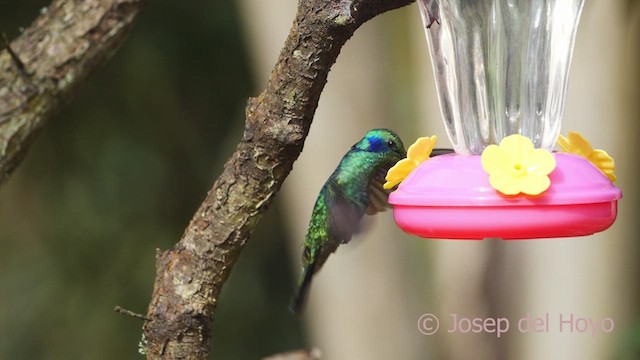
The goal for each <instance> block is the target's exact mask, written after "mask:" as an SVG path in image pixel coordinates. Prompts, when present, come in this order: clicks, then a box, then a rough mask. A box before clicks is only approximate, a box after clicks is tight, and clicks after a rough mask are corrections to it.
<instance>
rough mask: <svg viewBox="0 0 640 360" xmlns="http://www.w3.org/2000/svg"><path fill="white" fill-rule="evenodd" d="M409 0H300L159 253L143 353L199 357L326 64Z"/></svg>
mask: <svg viewBox="0 0 640 360" xmlns="http://www.w3.org/2000/svg"><path fill="white" fill-rule="evenodd" d="M411 2H413V0H315V1H314V0H301V1H300V2H299V5H298V12H297V15H296V19H295V22H294V24H293V26H292V28H291V31H290V33H289V36H288V38H287V40H286V42H285V45H284V47H283V49H282V51H281V53H280V57H279V59H278V61H277V64H276V65H275V67H274V69H273V71H272V73H271V76H270V78H269V82H268V84H267V88H266V89H265V90H264V91H263V92H262V93H261V94H260V95H259V96H258V97H256V98H251V99H249V102H248V105H247V109H246V125H245V131H244V135H243V137H242V139H241V141H240V143H239V144H238V146H237V148H236V150H235V152H234V154H233V155H232V156H231V158H230V159H229V160H228V161H227V163H226V164H225V167H224V170H223V172H222V174H221V175H220V177H219V178H218V179H217V180H216V182H215V183H214V185H213V188H212V189H211V190H210V191H209V193H208V195H207V197H206V199H205V200H204V202H203V203H202V204H201V205H200V208H199V209H198V210H197V212H196V213H195V215H194V217H193V218H192V220H191V222H190V224H189V225H188V226H187V228H186V230H185V232H184V234H183V236H182V238H181V239H180V241H179V242H178V243H177V244H176V245H175V246H174V248H173V249H171V250H168V251H165V252H159V253H158V254H157V264H156V267H157V273H156V280H155V284H154V290H153V294H152V299H151V302H150V304H149V309H148V312H147V317H148V318H149V319H151V320H150V321H148V322H146V323H145V325H144V329H143V330H144V335H145V341H146V345H145V348H146V352H147V357H148V358H149V359H206V358H207V356H208V353H209V338H210V325H211V322H212V320H213V315H214V311H215V306H216V303H217V299H218V296H219V294H220V290H221V289H222V286H223V284H224V283H225V281H226V280H227V277H228V276H229V274H230V272H231V269H232V268H233V266H234V264H235V262H236V259H237V258H238V256H239V254H240V251H241V250H242V249H243V247H244V245H245V243H246V241H247V239H248V237H249V236H250V234H251V231H252V230H253V229H254V227H255V226H256V223H257V222H258V220H259V219H260V217H261V215H262V213H263V212H264V211H265V210H266V209H267V207H268V206H269V204H270V203H271V200H272V199H273V197H274V195H275V194H276V193H277V191H278V190H279V189H280V186H281V185H282V183H283V181H284V179H285V178H286V176H287V175H288V174H289V172H290V171H291V168H292V166H293V162H294V161H295V160H296V159H297V157H298V156H299V155H300V152H301V151H302V147H303V144H304V140H305V138H306V136H307V134H308V132H309V127H310V126H311V121H312V118H313V115H314V113H315V110H316V107H317V105H318V99H319V98H320V93H321V92H322V89H323V88H324V85H325V83H326V81H327V75H328V73H329V69H330V68H331V66H332V65H333V63H334V62H335V60H336V58H337V57H338V54H339V52H340V49H341V48H342V46H343V45H344V43H345V42H346V41H347V40H348V39H349V38H350V37H351V36H352V35H353V33H354V31H355V30H356V29H357V28H358V27H359V26H360V25H362V24H363V23H364V22H365V21H367V20H369V19H371V18H372V17H374V16H376V15H378V14H381V13H383V12H385V11H388V10H392V9H395V8H398V7H401V6H404V5H408V4H410V3H411Z"/></svg>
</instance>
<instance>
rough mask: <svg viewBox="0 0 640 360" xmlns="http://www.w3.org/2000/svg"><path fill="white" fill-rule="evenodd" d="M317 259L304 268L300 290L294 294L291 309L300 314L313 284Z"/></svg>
mask: <svg viewBox="0 0 640 360" xmlns="http://www.w3.org/2000/svg"><path fill="white" fill-rule="evenodd" d="M316 259H317V258H315V259H314V260H313V262H312V263H311V264H309V265H308V266H306V267H305V268H304V273H303V274H302V281H301V282H300V285H298V291H297V292H296V293H295V294H294V297H293V299H292V300H291V305H290V306H289V309H291V311H292V312H293V313H294V314H300V312H302V309H303V308H304V304H305V301H306V299H307V294H308V293H309V287H310V286H311V279H312V278H313V273H314V269H315V267H316Z"/></svg>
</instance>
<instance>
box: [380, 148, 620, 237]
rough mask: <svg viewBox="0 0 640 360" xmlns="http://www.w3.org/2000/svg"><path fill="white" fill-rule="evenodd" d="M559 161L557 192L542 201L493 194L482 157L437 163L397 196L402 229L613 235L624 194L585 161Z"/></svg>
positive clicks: (428, 233) (426, 233) (417, 173)
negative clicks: (611, 233)
mask: <svg viewBox="0 0 640 360" xmlns="http://www.w3.org/2000/svg"><path fill="white" fill-rule="evenodd" d="M554 156H555V157H556V164H557V166H556V169H555V170H554V171H553V172H552V173H551V174H550V175H549V177H550V179H551V186H550V187H549V189H547V191H545V192H544V193H543V194H541V195H539V196H527V195H518V196H505V195H502V194H500V193H499V192H497V191H496V190H494V189H493V188H492V187H491V185H490V184H489V179H488V175H487V174H486V173H485V172H484V170H483V169H482V165H481V163H480V156H464V155H442V156H438V157H435V158H432V159H430V160H428V161H426V162H424V163H423V164H421V165H420V166H419V167H418V168H416V169H415V170H414V171H413V172H412V173H411V174H410V175H409V176H408V177H407V178H406V179H405V180H404V181H403V182H402V183H401V184H400V186H399V187H398V190H396V191H394V192H393V193H392V194H391V195H390V197H389V202H390V203H391V204H392V205H393V215H394V219H395V221H396V224H397V225H398V226H399V227H400V228H401V229H402V230H404V231H406V232H407V233H409V234H413V235H418V236H421V237H427V238H439V239H478V240H480V239H484V238H502V239H505V240H510V239H534V238H552V237H567V236H584V235H591V234H593V233H596V232H599V231H603V230H605V229H607V228H609V227H610V226H611V225H612V224H613V222H614V221H615V219H616V215H617V200H618V199H620V198H621V196H622V194H621V192H620V190H619V189H618V188H616V187H615V186H613V184H612V183H611V181H609V179H608V178H607V177H606V176H605V175H604V174H602V173H601V172H600V170H598V169H597V168H596V167H595V166H593V165H592V164H591V163H590V162H588V161H587V160H585V159H584V158H582V157H578V156H575V155H571V154H562V153H558V154H554Z"/></svg>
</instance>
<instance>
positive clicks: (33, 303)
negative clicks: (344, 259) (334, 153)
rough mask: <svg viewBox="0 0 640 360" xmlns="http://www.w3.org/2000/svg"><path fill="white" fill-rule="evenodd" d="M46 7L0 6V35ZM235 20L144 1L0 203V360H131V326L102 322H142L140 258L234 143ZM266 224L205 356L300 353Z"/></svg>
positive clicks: (243, 84) (221, 9)
mask: <svg viewBox="0 0 640 360" xmlns="http://www.w3.org/2000/svg"><path fill="white" fill-rule="evenodd" d="M47 4H48V1H34V0H29V1H15V2H7V1H3V2H2V5H1V7H0V9H1V10H0V29H2V30H3V31H4V32H5V33H6V34H7V35H8V36H9V37H10V38H13V37H15V36H17V35H18V34H19V29H20V28H21V27H27V26H29V24H30V23H31V21H33V20H34V19H35V18H36V16H37V15H38V13H39V11H40V8H41V7H43V6H46V5H47ZM238 16H239V15H238V11H237V9H236V5H235V3H234V2H218V1H207V2H199V3H198V4H197V5H195V4H194V6H184V5H181V4H180V3H178V2H167V1H158V2H156V1H152V2H150V4H149V6H148V7H147V8H146V9H145V11H144V12H143V13H142V15H141V16H140V19H139V21H138V23H137V24H136V25H135V28H134V29H133V31H132V33H131V35H130V37H129V39H128V40H127V41H126V42H125V43H124V46H123V47H122V48H121V49H120V50H119V51H118V52H117V53H116V54H115V56H114V57H113V58H112V59H111V61H109V62H108V63H107V64H106V66H104V67H103V68H102V69H100V70H99V71H98V72H97V73H96V74H95V75H94V76H92V77H91V78H90V79H89V80H88V81H87V83H86V84H83V85H82V86H81V87H80V90H79V91H78V92H77V94H76V95H75V97H74V98H73V99H72V101H71V102H70V104H69V105H68V106H67V107H65V108H64V110H63V111H62V112H61V113H60V114H59V115H58V116H56V117H55V119H54V120H53V121H52V122H51V123H50V124H49V125H47V127H46V128H45V130H44V132H43V133H42V134H41V135H40V137H39V138H38V139H37V141H36V142H35V144H34V146H33V147H32V149H31V150H30V151H29V154H28V156H27V158H26V160H25V161H24V163H23V164H22V165H21V166H20V168H19V169H18V171H17V172H16V173H15V175H14V176H13V177H12V178H11V179H10V180H9V182H8V184H6V185H5V186H3V187H2V188H1V189H0V249H1V250H0V359H139V358H141V356H140V355H139V354H138V351H137V349H138V341H139V340H140V336H141V326H142V322H141V321H138V320H135V319H131V318H128V317H125V316H122V315H118V314H116V313H115V312H114V311H113V308H114V306H115V305H120V306H122V307H124V308H127V309H131V310H133V311H136V312H140V313H145V312H146V307H147V304H148V301H149V297H150V294H151V290H152V285H153V278H154V276H155V263H154V255H155V251H156V250H155V249H156V248H161V249H167V248H169V247H171V246H172V244H174V243H175V242H176V241H177V240H178V239H179V238H180V236H181V234H182V232H183V230H184V228H185V226H186V224H187V223H188V221H189V219H190V218H191V216H192V215H193V212H194V210H195V209H196V208H197V206H198V205H199V203H200V202H201V201H202V199H203V198H204V196H205V194H206V192H207V191H208V189H209V188H210V186H211V184H212V183H213V181H214V180H215V177H216V175H217V174H218V173H219V172H220V170H221V169H222V165H223V163H224V161H225V160H226V159H227V157H228V156H229V155H230V154H231V152H232V151H233V148H234V147H235V143H236V141H237V140H238V139H239V138H240V136H241V134H242V129H243V121H244V105H245V103H246V99H247V97H249V96H251V95H254V91H253V86H252V71H251V69H250V67H249V62H248V58H247V53H246V46H245V44H244V40H243V34H242V33H241V30H242V29H241V26H240V25H239V19H238ZM221 88H224V91H219V90H220V89H221ZM278 212H279V208H278V206H277V204H276V206H274V207H272V208H271V209H270V211H269V212H268V213H267V215H266V219H265V221H262V222H261V223H260V226H259V227H258V229H257V230H256V231H255V235H254V238H253V239H252V241H251V242H250V243H249V245H248V246H247V248H246V251H245V252H243V254H242V257H241V258H240V261H239V263H238V264H237V267H236V269H235V270H234V272H233V273H232V275H231V279H230V281H229V283H228V286H226V287H225V290H224V296H223V298H222V299H221V300H220V303H219V306H218V316H217V319H216V327H215V328H216V330H214V331H215V338H216V340H215V346H214V347H213V352H212V355H214V356H216V355H217V356H216V358H222V359H231V358H234V359H256V358H260V357H262V356H266V355H270V354H273V353H276V352H280V351H284V350H288V349H292V348H295V347H299V346H301V345H302V343H301V342H302V341H303V340H302V339H303V334H302V331H303V330H302V328H301V327H300V325H299V323H298V322H297V320H296V319H295V318H294V317H293V316H291V315H290V314H289V313H288V310H287V308H286V304H287V303H288V299H289V296H290V291H291V289H292V284H293V282H292V279H293V277H292V274H291V273H290V268H291V267H290V266H289V263H288V257H287V248H286V247H285V243H284V240H285V237H284V236H283V234H282V228H283V226H282V224H280V223H279V220H278V219H279V217H278ZM273 324H277V326H273ZM219 329H224V330H222V331H219ZM247 341H250V342H251V346H247Z"/></svg>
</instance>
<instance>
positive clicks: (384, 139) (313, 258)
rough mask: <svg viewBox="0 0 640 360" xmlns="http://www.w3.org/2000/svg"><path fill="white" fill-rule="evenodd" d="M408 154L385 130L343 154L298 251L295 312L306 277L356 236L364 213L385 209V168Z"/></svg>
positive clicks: (305, 289) (370, 134) (302, 299)
mask: <svg viewBox="0 0 640 360" xmlns="http://www.w3.org/2000/svg"><path fill="white" fill-rule="evenodd" d="M406 155H407V153H406V151H405V149H404V145H403V144H402V140H400V137H399V136H398V135H397V134H396V133H395V132H393V131H391V130H388V129H374V130H370V131H369V132H367V134H366V135H365V136H364V138H362V140H360V141H358V142H357V143H356V144H355V145H353V146H352V147H351V149H350V150H349V151H348V152H347V153H346V154H345V155H344V157H343V158H342V160H341V161H340V164H339V165H338V167H337V168H336V169H335V171H334V172H333V174H331V176H330V177H329V179H328V180H327V181H326V182H325V184H324V186H323V187H322V189H321V190H320V194H319V195H318V198H317V199H316V203H315V206H314V207H313V212H312V213H311V220H310V221H309V228H308V230H307V235H306V236H305V238H304V251H303V253H302V276H301V278H300V283H299V286H298V290H297V292H296V294H295V296H294V298H293V301H292V303H291V310H292V311H293V312H294V313H298V312H299V311H300V310H301V309H302V306H303V305H304V302H305V298H306V295H307V292H308V291H309V286H310V285H311V279H312V277H313V274H314V273H315V272H317V271H318V270H319V269H320V268H321V267H322V265H323V264H324V263H325V261H326V260H327V258H328V257H329V255H331V253H333V252H334V251H336V249H337V248H338V245H340V244H345V243H347V242H349V240H351V237H352V236H353V234H354V233H356V232H358V229H359V223H360V220H361V219H362V217H363V216H364V214H365V213H366V214H368V215H373V214H375V213H377V212H380V211H384V210H385V209H386V208H388V207H390V205H389V202H388V196H389V193H388V192H387V191H385V190H384V189H383V188H382V185H383V184H384V182H385V176H386V174H387V171H388V170H389V168H391V167H392V166H393V165H395V163H396V162H398V161H400V160H401V159H403V158H405V157H406Z"/></svg>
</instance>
